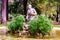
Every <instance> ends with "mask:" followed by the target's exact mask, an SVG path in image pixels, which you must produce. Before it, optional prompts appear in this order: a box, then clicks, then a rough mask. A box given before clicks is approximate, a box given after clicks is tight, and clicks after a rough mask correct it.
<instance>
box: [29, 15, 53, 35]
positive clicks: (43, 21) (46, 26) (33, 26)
mask: <svg viewBox="0 0 60 40" xmlns="http://www.w3.org/2000/svg"><path fill="white" fill-rule="evenodd" d="M29 25H30V27H29V31H30V33H31V34H32V35H35V34H36V33H42V34H43V35H45V34H49V33H50V31H51V29H52V27H53V26H52V23H51V21H50V20H49V19H48V18H47V17H45V16H37V17H36V18H35V19H34V20H32V21H30V22H29Z"/></svg>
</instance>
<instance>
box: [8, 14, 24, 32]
mask: <svg viewBox="0 0 60 40" xmlns="http://www.w3.org/2000/svg"><path fill="white" fill-rule="evenodd" d="M24 21H25V20H24V17H23V16H22V15H20V16H17V17H16V18H15V19H14V20H13V21H12V22H11V23H10V24H8V28H9V29H10V30H11V31H12V32H15V31H17V30H22V26H23V23H24Z"/></svg>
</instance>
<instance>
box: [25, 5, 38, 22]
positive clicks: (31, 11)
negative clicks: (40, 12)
mask: <svg viewBox="0 0 60 40" xmlns="http://www.w3.org/2000/svg"><path fill="white" fill-rule="evenodd" d="M27 8H28V10H27V16H26V20H27V21H31V20H33V19H34V17H35V16H36V15H37V12H36V10H35V9H34V8H32V5H31V4H29V5H28V6H27Z"/></svg>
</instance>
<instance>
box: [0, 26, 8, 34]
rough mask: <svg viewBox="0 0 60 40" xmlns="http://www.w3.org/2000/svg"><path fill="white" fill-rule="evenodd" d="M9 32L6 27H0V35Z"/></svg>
mask: <svg viewBox="0 0 60 40" xmlns="http://www.w3.org/2000/svg"><path fill="white" fill-rule="evenodd" d="M8 31H9V29H8V28H7V27H6V26H2V27H0V34H6V33H7V32H8Z"/></svg>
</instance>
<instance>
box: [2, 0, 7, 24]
mask: <svg viewBox="0 0 60 40" xmlns="http://www.w3.org/2000/svg"><path fill="white" fill-rule="evenodd" d="M6 1H7V0H2V23H3V24H6V22H7V20H6V18H7V17H6V16H7V15H6V13H7V12H6Z"/></svg>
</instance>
